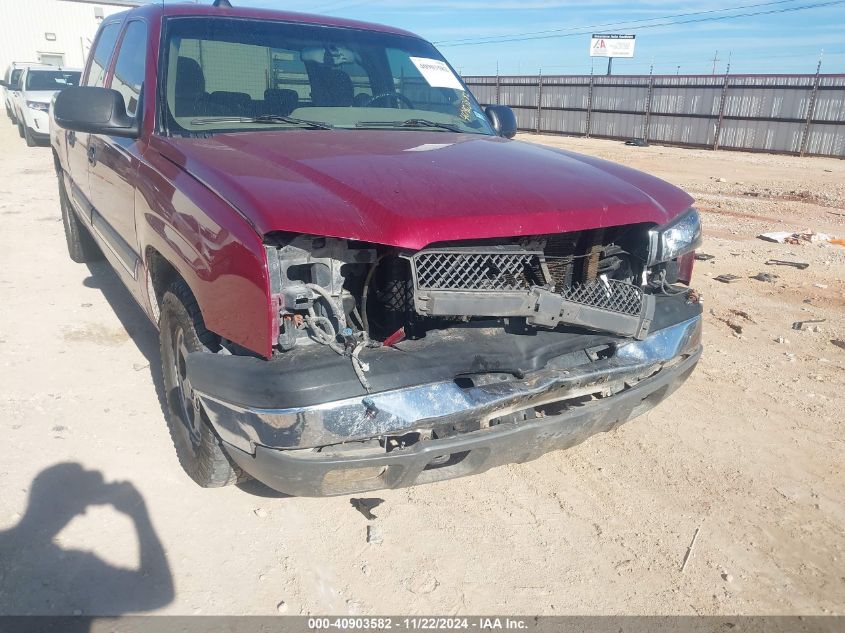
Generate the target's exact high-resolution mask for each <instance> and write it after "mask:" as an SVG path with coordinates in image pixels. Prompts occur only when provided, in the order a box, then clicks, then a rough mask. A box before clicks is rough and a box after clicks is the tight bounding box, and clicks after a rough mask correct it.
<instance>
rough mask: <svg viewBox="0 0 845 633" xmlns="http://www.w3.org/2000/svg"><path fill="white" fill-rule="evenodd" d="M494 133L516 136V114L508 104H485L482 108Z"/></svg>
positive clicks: (508, 136) (509, 136)
mask: <svg viewBox="0 0 845 633" xmlns="http://www.w3.org/2000/svg"><path fill="white" fill-rule="evenodd" d="M484 112H485V114H486V115H487V118H488V119H490V123H492V124H493V129H494V130H496V134H498V135H499V136H504V137H505V138H513V137H514V136H516V115H515V114H514V113H513V110H511V109H510V108H509V107H508V106H499V105H497V106H487V108H485V109H484Z"/></svg>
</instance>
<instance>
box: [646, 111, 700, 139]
mask: <svg viewBox="0 0 845 633" xmlns="http://www.w3.org/2000/svg"><path fill="white" fill-rule="evenodd" d="M648 138H649V139H650V140H651V141H654V142H656V143H669V144H672V145H702V146H706V147H713V143H714V141H715V139H716V119H715V117H714V118H689V117H674V116H660V115H657V114H653V115H652V116H651V121H650V124H649V134H648Z"/></svg>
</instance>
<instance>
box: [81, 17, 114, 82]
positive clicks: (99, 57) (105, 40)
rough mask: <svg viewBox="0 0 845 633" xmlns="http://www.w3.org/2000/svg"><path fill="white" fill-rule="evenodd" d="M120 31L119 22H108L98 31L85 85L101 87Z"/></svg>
mask: <svg viewBox="0 0 845 633" xmlns="http://www.w3.org/2000/svg"><path fill="white" fill-rule="evenodd" d="M119 32H120V24H116V23H115V24H109V25H108V26H106V27H104V28H103V30H102V31H100V37H99V38H98V39H97V47H96V48H95V49H94V55H93V59H92V60H91V69H90V70H89V71H88V77H87V78H86V79H85V85H86V86H94V87H95V88H101V87H102V86H103V84H104V83H105V81H106V70H108V67H109V60H110V59H111V54H112V52H113V51H114V45H115V43H116V42H117V35H118V33H119Z"/></svg>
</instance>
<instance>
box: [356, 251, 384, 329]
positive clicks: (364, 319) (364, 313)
mask: <svg viewBox="0 0 845 633" xmlns="http://www.w3.org/2000/svg"><path fill="white" fill-rule="evenodd" d="M383 259H384V255H382V256H381V257H379V258H378V259H377V260H376V261H375V263H373V265H372V266H370V270H369V272H367V277H366V279H364V290H363V291H362V292H361V323H362V325H363V326H364V332H367V333H368V335H369V331H370V324H369V322H368V321H367V297H368V296H369V294H370V284H371V283H372V282H373V277H375V276H376V270H377V269H378V265H379V264H380V263H381V260H383Z"/></svg>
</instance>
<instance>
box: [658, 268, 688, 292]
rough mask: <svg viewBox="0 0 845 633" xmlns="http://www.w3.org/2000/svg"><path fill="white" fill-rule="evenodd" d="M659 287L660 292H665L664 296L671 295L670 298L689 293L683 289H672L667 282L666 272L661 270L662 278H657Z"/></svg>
mask: <svg viewBox="0 0 845 633" xmlns="http://www.w3.org/2000/svg"><path fill="white" fill-rule="evenodd" d="M657 287H658V289H659V290H661V291H662V292H663V294H666V295H669V296H670V297H674V296H677V295H682V294H684V293H686V292H688V289H687V288H681V289H680V290H676V289H674V288H672V286H671V285H669V283H668V282H667V281H666V271H665V270H661V271H660V276H659V277H658V278H657Z"/></svg>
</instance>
